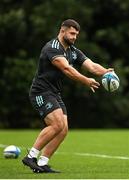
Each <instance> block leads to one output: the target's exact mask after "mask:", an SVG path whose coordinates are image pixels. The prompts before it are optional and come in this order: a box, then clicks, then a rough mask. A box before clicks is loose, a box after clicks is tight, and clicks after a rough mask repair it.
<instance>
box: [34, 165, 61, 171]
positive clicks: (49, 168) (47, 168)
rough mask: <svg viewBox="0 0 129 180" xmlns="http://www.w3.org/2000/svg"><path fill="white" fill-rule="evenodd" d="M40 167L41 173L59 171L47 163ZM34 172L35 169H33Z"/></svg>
mask: <svg viewBox="0 0 129 180" xmlns="http://www.w3.org/2000/svg"><path fill="white" fill-rule="evenodd" d="M40 167H41V168H42V173H60V171H56V170H53V169H51V167H50V166H49V165H44V166H40ZM33 172H35V170H33Z"/></svg>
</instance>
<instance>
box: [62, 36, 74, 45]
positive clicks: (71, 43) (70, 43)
mask: <svg viewBox="0 0 129 180" xmlns="http://www.w3.org/2000/svg"><path fill="white" fill-rule="evenodd" d="M63 39H64V42H65V43H66V44H67V45H68V46H71V45H73V44H74V41H72V40H70V39H68V38H67V37H66V36H64V37H63Z"/></svg>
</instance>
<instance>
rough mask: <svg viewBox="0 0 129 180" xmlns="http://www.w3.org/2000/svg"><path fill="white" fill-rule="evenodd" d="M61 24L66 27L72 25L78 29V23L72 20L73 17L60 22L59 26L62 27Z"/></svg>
mask: <svg viewBox="0 0 129 180" xmlns="http://www.w3.org/2000/svg"><path fill="white" fill-rule="evenodd" d="M62 26H65V27H68V28H70V27H73V28H75V29H76V30H77V31H80V25H79V23H78V22H76V21H75V20H73V19H67V20H65V21H64V22H62V24H61V27H62Z"/></svg>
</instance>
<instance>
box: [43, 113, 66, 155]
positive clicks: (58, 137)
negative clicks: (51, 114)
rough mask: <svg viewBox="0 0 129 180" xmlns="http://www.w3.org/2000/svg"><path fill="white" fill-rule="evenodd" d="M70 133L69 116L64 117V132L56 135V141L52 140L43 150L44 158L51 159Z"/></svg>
mask: <svg viewBox="0 0 129 180" xmlns="http://www.w3.org/2000/svg"><path fill="white" fill-rule="evenodd" d="M67 132H68V122H67V116H66V115H64V128H63V130H62V131H61V132H60V133H59V134H57V135H56V137H55V138H54V139H52V140H51V141H50V142H49V143H48V144H47V145H46V146H45V147H44V149H43V152H42V156H45V157H48V158H50V157H51V156H52V155H53V154H54V152H55V151H56V149H57V148H58V147H59V145H60V144H61V143H62V141H63V140H64V138H65V136H66V135H67Z"/></svg>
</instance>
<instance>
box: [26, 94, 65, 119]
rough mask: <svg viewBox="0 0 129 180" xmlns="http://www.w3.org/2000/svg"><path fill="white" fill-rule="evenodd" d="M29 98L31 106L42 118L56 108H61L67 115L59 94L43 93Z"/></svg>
mask: <svg viewBox="0 0 129 180" xmlns="http://www.w3.org/2000/svg"><path fill="white" fill-rule="evenodd" d="M29 97H30V101H31V104H32V106H33V107H34V109H36V110H37V111H38V112H39V115H40V116H41V117H42V118H45V117H46V116H47V115H48V114H49V113H51V112H52V111H54V110H55V109H58V108H61V109H62V111H63V113H64V114H65V115H67V110H66V107H65V104H64V102H63V101H62V99H61V96H60V93H59V94H54V93H52V92H44V93H41V94H36V95H34V94H31V95H29Z"/></svg>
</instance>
